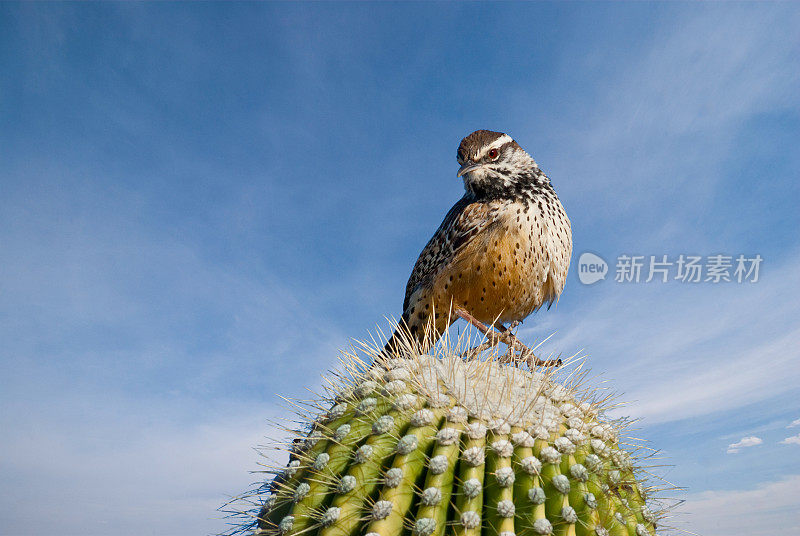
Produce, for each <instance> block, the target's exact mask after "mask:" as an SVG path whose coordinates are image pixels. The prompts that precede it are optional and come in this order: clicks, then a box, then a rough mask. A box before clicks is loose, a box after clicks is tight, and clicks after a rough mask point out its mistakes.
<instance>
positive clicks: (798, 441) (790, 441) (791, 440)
mask: <svg viewBox="0 0 800 536" xmlns="http://www.w3.org/2000/svg"><path fill="white" fill-rule="evenodd" d="M781 444H783V445H800V434H797V435H793V436H789V437H787V438H786V439H784V440H783V441H781Z"/></svg>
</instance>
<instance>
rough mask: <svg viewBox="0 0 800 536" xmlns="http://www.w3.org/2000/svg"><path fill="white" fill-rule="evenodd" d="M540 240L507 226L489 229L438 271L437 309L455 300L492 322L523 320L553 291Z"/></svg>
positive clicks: (471, 311) (435, 298)
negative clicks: (549, 282)
mask: <svg viewBox="0 0 800 536" xmlns="http://www.w3.org/2000/svg"><path fill="white" fill-rule="evenodd" d="M535 242H536V241H535V240H532V234H531V233H524V232H518V229H516V228H509V227H508V226H506V227H503V226H498V227H497V228H496V229H494V230H492V231H490V232H486V233H484V234H483V235H482V236H481V237H480V239H478V240H475V241H474V242H473V243H471V244H469V245H468V246H467V247H466V248H465V249H464V250H463V251H461V252H460V253H459V255H458V256H457V257H456V259H454V260H453V262H452V263H451V264H450V265H449V266H448V267H446V268H445V269H444V270H443V271H442V272H440V273H439V274H438V275H437V277H436V280H435V282H434V284H433V289H434V292H433V300H434V303H435V304H437V309H439V305H438V304H443V305H445V307H449V305H450V303H451V300H452V303H454V304H457V305H460V306H462V307H464V308H465V309H466V310H468V311H469V312H470V313H472V314H473V315H474V316H475V317H476V318H477V319H478V320H480V321H481V322H484V323H487V324H491V323H495V322H501V323H505V322H510V321H513V320H522V319H524V318H525V317H526V316H528V315H529V314H530V313H531V312H533V311H534V310H535V309H537V308H538V307H540V306H541V305H542V303H543V302H544V301H545V300H546V299H547V298H548V296H547V294H548V293H549V289H547V288H546V287H547V284H546V274H547V266H546V264H547V261H546V257H545V255H544V249H543V248H541V247H537V246H539V244H538V243H535Z"/></svg>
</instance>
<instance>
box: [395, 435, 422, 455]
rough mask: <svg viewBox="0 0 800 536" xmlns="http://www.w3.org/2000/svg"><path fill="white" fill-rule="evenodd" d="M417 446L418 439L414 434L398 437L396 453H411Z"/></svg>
mask: <svg viewBox="0 0 800 536" xmlns="http://www.w3.org/2000/svg"><path fill="white" fill-rule="evenodd" d="M418 446H419V439H418V438H417V436H415V435H414V434H408V435H406V436H403V437H401V438H400V441H398V442H397V453H398V454H411V453H412V452H414V451H415V450H417V447H418Z"/></svg>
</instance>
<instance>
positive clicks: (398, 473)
mask: <svg viewBox="0 0 800 536" xmlns="http://www.w3.org/2000/svg"><path fill="white" fill-rule="evenodd" d="M384 481H385V483H386V487H389V488H396V487H397V486H399V485H400V483H401V482H402V481H403V469H402V468H400V467H392V468H391V469H389V470H388V471H386V477H385V479H384Z"/></svg>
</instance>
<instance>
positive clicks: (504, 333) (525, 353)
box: [453, 305, 562, 368]
mask: <svg viewBox="0 0 800 536" xmlns="http://www.w3.org/2000/svg"><path fill="white" fill-rule="evenodd" d="M453 311H454V312H455V314H456V316H458V317H460V318H462V319H464V320H466V321H467V322H469V323H470V324H472V325H473V326H475V327H476V328H478V331H480V332H481V333H483V334H484V335H485V336H486V339H487V341H486V342H484V343H483V344H481V345H479V346H476V347H475V348H472V349H471V350H469V351H468V352H467V353H468V354H470V355H475V354H476V353H480V352H482V351H484V350H487V349H489V348H492V347H494V346H497V345H498V344H500V343H501V342H502V343H504V344H505V345H506V346H508V351H507V352H506V353H505V354H504V355H503V356H502V357H501V358H500V361H502V362H503V363H512V362H513V363H515V364H516V365H519V364H520V363H523V362H524V363H527V365H528V367H529V368H533V367H534V366H537V367H553V366H560V365H561V364H562V362H561V360H560V359H547V360H543V359H539V358H538V357H536V355H534V353H533V350H531V349H530V348H528V347H527V346H525V345H524V344H522V342H521V341H520V340H519V339H517V337H516V336H514V334H513V333H511V330H510V329H509V328H507V327H505V326H504V325H502V324H497V329H498V330H499V331H500V333H498V332H496V331H493V330H491V329H490V328H489V327H487V326H486V324H484V323H483V322H481V321H480V320H478V319H477V318H475V317H474V316H472V315H471V314H470V313H469V311H467V310H466V309H464V308H463V307H459V306H457V305H456V306H454V307H453ZM511 325H512V327H516V326H517V325H519V322H516V321H515V322H513V323H512V324H511ZM518 351H519V353H517V352H518Z"/></svg>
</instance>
